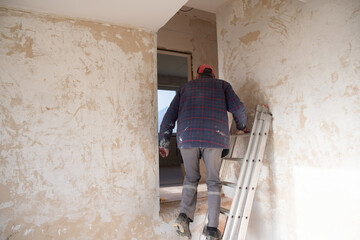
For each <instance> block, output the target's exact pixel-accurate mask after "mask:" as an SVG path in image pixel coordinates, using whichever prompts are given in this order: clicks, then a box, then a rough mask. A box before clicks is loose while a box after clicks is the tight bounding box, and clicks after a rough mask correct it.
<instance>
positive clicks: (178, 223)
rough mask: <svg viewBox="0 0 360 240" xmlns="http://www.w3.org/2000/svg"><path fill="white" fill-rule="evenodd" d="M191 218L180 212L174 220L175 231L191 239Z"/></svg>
mask: <svg viewBox="0 0 360 240" xmlns="http://www.w3.org/2000/svg"><path fill="white" fill-rule="evenodd" d="M190 221H191V219H190V218H188V217H187V216H186V214H185V213H180V214H179V216H178V217H177V218H176V220H175V222H174V225H173V226H174V227H175V229H176V233H177V234H178V235H179V236H181V237H187V238H189V239H191V232H190V229H189V223H190Z"/></svg>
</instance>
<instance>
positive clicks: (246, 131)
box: [234, 127, 250, 135]
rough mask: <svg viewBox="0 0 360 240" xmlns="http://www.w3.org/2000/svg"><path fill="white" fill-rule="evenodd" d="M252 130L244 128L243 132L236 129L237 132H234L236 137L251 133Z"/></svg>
mask: <svg viewBox="0 0 360 240" xmlns="http://www.w3.org/2000/svg"><path fill="white" fill-rule="evenodd" d="M249 132H250V130H249V129H248V128H247V127H246V128H244V129H243V130H239V129H236V131H235V132H234V134H235V135H240V134H244V133H249Z"/></svg>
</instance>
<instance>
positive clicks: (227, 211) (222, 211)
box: [220, 207, 230, 217]
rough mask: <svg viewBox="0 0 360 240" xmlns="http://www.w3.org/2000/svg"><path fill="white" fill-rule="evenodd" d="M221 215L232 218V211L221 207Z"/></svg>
mask: <svg viewBox="0 0 360 240" xmlns="http://www.w3.org/2000/svg"><path fill="white" fill-rule="evenodd" d="M220 213H221V214H224V215H226V216H228V217H229V216H230V210H229V209H226V208H223V207H220Z"/></svg>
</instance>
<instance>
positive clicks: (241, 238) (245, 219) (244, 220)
mask: <svg viewBox="0 0 360 240" xmlns="http://www.w3.org/2000/svg"><path fill="white" fill-rule="evenodd" d="M271 118H272V117H271V115H270V114H267V115H266V116H265V124H264V127H263V131H262V137H261V140H260V141H261V142H260V145H259V149H258V151H257V155H256V158H255V164H256V165H255V169H254V171H253V174H252V176H251V180H250V185H249V188H248V189H249V192H248V196H247V198H246V202H245V206H244V213H243V215H242V217H241V219H240V228H239V229H238V230H239V234H238V238H237V239H238V240H245V237H246V232H247V227H248V224H249V219H250V213H251V209H252V205H253V203H254V197H255V193H256V188H257V183H258V181H259V176H260V170H261V167H262V163H263V157H264V152H265V147H266V142H267V138H268V133H269V128H270V124H271Z"/></svg>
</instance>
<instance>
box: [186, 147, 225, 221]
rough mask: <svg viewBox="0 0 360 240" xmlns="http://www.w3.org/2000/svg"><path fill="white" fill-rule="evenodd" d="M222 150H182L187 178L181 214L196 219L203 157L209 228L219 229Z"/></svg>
mask: <svg viewBox="0 0 360 240" xmlns="http://www.w3.org/2000/svg"><path fill="white" fill-rule="evenodd" d="M222 150H223V149H221V148H182V149H180V151H181V155H182V158H183V161H184V168H185V172H186V175H185V178H184V184H183V191H182V199H181V204H180V212H181V213H185V214H186V215H187V216H188V217H189V218H191V219H194V214H195V210H196V200H197V186H198V183H199V180H200V177H201V176H200V167H199V160H200V158H201V156H203V159H204V162H205V166H206V175H207V177H206V185H207V192H208V226H209V227H216V228H217V227H218V225H219V213H220V201H221V181H220V177H219V171H220V167H221V152H222Z"/></svg>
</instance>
